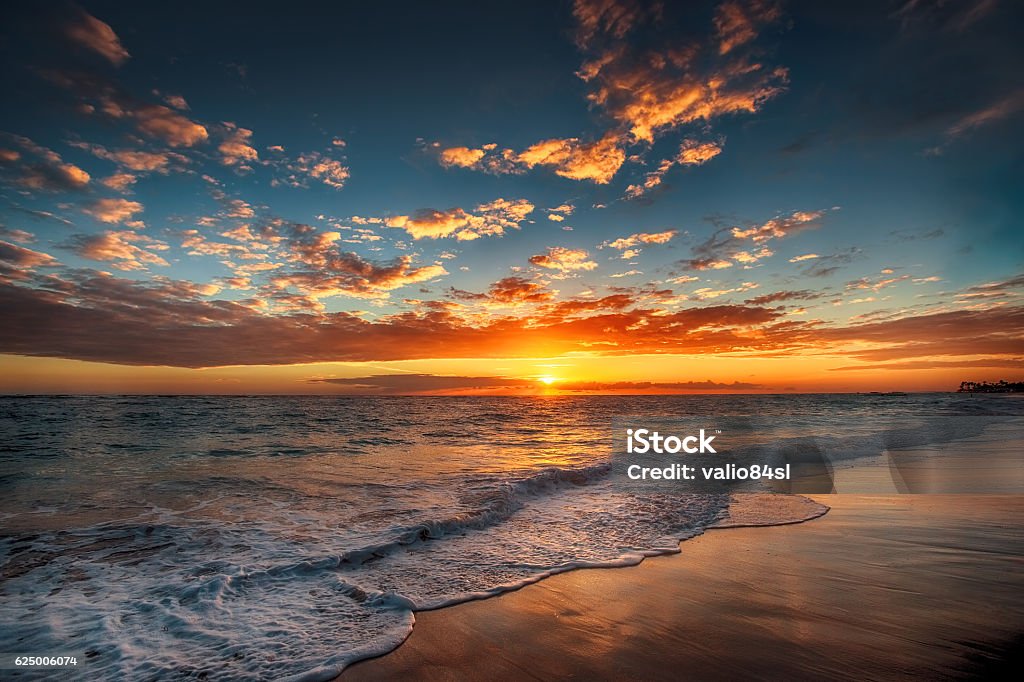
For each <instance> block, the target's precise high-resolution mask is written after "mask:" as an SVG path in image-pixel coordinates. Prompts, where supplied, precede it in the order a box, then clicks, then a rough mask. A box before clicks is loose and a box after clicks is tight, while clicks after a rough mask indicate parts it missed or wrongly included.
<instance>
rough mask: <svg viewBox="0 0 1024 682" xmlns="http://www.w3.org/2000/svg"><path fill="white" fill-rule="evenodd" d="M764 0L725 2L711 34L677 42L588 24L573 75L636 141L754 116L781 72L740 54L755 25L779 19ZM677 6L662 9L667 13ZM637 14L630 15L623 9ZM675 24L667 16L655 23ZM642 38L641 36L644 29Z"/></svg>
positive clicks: (668, 35)
mask: <svg viewBox="0 0 1024 682" xmlns="http://www.w3.org/2000/svg"><path fill="white" fill-rule="evenodd" d="M768 7H769V6H768V5H767V3H762V2H757V1H748V2H742V3H741V2H731V1H730V2H726V3H725V4H723V5H722V6H721V8H720V10H719V13H718V15H717V16H716V19H715V28H716V35H715V36H713V37H711V38H710V39H708V40H706V41H690V42H688V43H684V44H682V45H681V44H680V41H679V38H678V35H675V34H674V33H673V32H672V31H658V30H655V31H652V32H650V36H647V40H645V41H643V42H642V43H641V42H639V41H635V42H630V41H626V40H623V37H624V35H625V34H624V33H622V32H620V31H617V30H611V31H609V30H607V29H605V30H603V31H602V30H601V29H602V26H603V25H602V24H601V23H600V22H598V23H597V24H590V26H591V27H592V29H593V30H589V31H588V32H589V34H590V35H591V37H592V38H591V39H590V40H587V41H585V46H586V49H587V52H588V53H589V54H590V59H589V60H588V61H587V62H585V63H584V65H583V67H582V68H581V69H580V71H579V74H578V75H579V76H580V77H581V78H582V79H583V80H584V81H586V82H588V83H591V84H592V85H593V86H594V90H593V91H592V92H591V93H590V95H589V99H590V101H591V102H592V103H593V104H595V105H596V106H599V107H601V108H602V109H603V110H604V111H606V112H607V113H608V115H609V116H611V117H612V118H613V119H615V120H616V121H618V122H619V123H620V124H621V125H622V126H623V127H624V128H625V129H626V130H628V132H629V134H630V135H631V136H632V138H633V139H634V140H638V141H644V142H652V141H653V140H654V137H655V135H657V134H659V133H661V132H663V131H667V130H672V129H675V128H677V127H679V126H681V125H684V124H689V123H695V122H703V123H709V122H710V121H712V120H713V119H715V118H718V117H721V116H725V115H728V114H735V113H754V112H756V111H758V110H759V109H760V108H761V106H762V105H763V104H764V103H765V102H767V101H769V100H771V99H772V98H774V97H776V96H777V95H779V94H780V93H781V92H782V91H783V90H784V88H785V86H786V82H787V79H788V73H787V71H786V69H784V68H780V67H770V66H767V65H765V64H764V63H762V62H760V61H756V60H754V59H752V57H751V55H750V54H740V52H741V51H740V50H739V48H740V47H745V46H748V45H749V44H750V43H752V42H753V41H754V40H755V39H756V37H757V34H758V32H759V30H760V29H761V28H762V27H763V26H764V25H766V24H767V23H770V21H773V20H774V18H775V17H778V13H777V12H776V11H774V10H770V9H767V8H768ZM682 9H683V7H681V6H672V5H666V6H664V11H665V12H666V13H669V14H671V13H674V12H677V11H681V10H682ZM628 14H630V15H635V12H634V13H628ZM675 24H676V21H673V20H671V19H668V18H666V20H665V21H663V22H659V26H664V27H669V26H673V25H675ZM645 35H646V34H645Z"/></svg>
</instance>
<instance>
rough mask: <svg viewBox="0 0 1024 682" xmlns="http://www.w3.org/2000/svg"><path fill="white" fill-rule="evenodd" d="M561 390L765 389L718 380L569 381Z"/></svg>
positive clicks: (664, 390)
mask: <svg viewBox="0 0 1024 682" xmlns="http://www.w3.org/2000/svg"><path fill="white" fill-rule="evenodd" d="M556 388H558V390H560V391H587V392H591V393H602V392H609V393H618V392H629V393H642V392H646V391H650V392H653V393H673V392H680V393H684V392H688V391H752V390H759V389H763V388H764V386H763V385H761V384H752V383H748V382H743V381H734V382H732V383H731V384H727V383H720V382H717V381H711V380H707V381H568V382H559V383H558V384H557V385H556Z"/></svg>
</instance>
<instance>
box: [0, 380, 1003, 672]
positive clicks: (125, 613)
mask: <svg viewBox="0 0 1024 682" xmlns="http://www.w3.org/2000/svg"><path fill="white" fill-rule="evenodd" d="M1021 405H1022V401H1019V400H1012V399H1006V398H1004V397H1002V396H980V395H978V396H972V395H958V394H913V395H846V394H844V395H787V396H736V395H728V396H589V397H532V398H529V397H527V398H511V397H509V398H505V397H494V398H491V397H323V396H315V397H312V396H311V397H289V396H241V397H174V396H160V397H158V396H109V397H98V396H78V397H72V396H68V397H6V398H0V439H2V440H0V651H3V652H11V653H26V654H51V653H67V654H71V655H76V656H78V657H79V659H80V662H81V661H84V665H82V666H80V668H79V669H78V670H77V671H67V673H66V674H67V675H68V676H69V678H76V676H77V678H79V679H82V678H84V676H83V671H87V673H88V675H87V677H88V679H96V680H102V679H131V680H142V679H172V678H173V679H179V678H186V679H187V678H196V679H203V678H210V679H308V680H318V679H330V678H331V677H333V676H334V675H336V674H338V673H339V672H340V671H341V670H342V669H343V668H344V667H345V666H346V665H348V664H350V663H351V662H353V661H356V660H359V659H362V658H366V657H368V656H373V655H379V654H382V653H385V652H387V651H389V650H391V649H393V648H395V647H396V646H398V645H399V644H400V643H401V642H402V641H403V639H404V638H405V637H406V636H407V635H408V634H409V632H410V630H411V628H412V626H413V622H414V612H415V611H416V610H424V609H434V608H440V607H443V606H446V605H450V604H454V603H458V602H460V601H465V600H468V599H474V598H481V597H486V596H490V595H494V594H498V593H500V592H503V591H507V590H511V589H515V588H518V587H521V586H523V585H525V584H529V583H530V582H535V581H537V580H540V579H542V578H544V577H546V576H548V575H551V574H554V573H558V572H561V571H565V570H570V569H573V568H579V567H599V566H622V565H629V564H635V563H637V562H639V561H641V560H642V559H643V558H644V557H647V556H651V555H655V554H663V553H669V552H676V551H679V542H680V541H681V540H685V539H687V538H690V537H693V536H695V535H698V534H700V533H702V532H703V531H704V530H705V529H707V528H709V527H712V526H714V525H720V524H723V523H728V520H729V509H730V506H731V505H732V504H734V502H735V496H733V495H730V494H729V493H728V492H726V493H721V492H719V493H710V492H693V491H687V490H682V489H679V488H678V487H672V486H666V485H660V486H644V485H623V484H622V481H621V480H620V477H619V476H617V475H616V471H615V464H614V462H615V456H614V455H613V449H614V438H615V435H614V434H613V430H614V429H615V428H617V427H615V426H613V425H617V424H622V423H624V422H629V421H630V420H634V421H637V422H638V423H639V422H641V421H644V420H688V422H689V423H693V424H704V423H705V422H706V423H707V424H708V426H709V427H710V426H711V425H712V422H713V423H714V424H715V425H721V424H728V423H730V422H729V420H730V419H731V420H734V421H735V420H745V422H744V423H746V424H747V426H748V427H750V425H751V424H753V426H754V428H747V429H746V430H745V431H744V434H745V435H744V436H743V438H744V439H745V440H744V442H745V443H746V445H748V446H751V447H754V446H757V447H766V446H769V445H770V444H771V443H775V442H782V441H787V439H788V440H792V439H800V438H802V439H806V438H818V439H820V442H827V443H828V449H829V452H828V454H829V457H830V458H833V459H836V460H837V461H838V460H842V459H843V457H844V448H847V447H848V448H849V452H848V453H846V454H847V455H849V457H860V456H869V455H876V456H877V455H880V454H881V452H880V449H882V448H884V447H885V444H886V443H890V444H891V442H892V440H891V439H892V438H894V437H895V436H894V435H893V434H900V435H899V437H900V438H902V439H903V440H904V441H906V442H907V443H909V444H910V445H913V444H915V443H917V444H919V443H929V442H932V443H934V442H945V441H949V440H951V439H955V438H957V437H961V436H965V435H970V433H968V432H972V433H973V432H974V431H976V429H974V427H973V426H972V427H965V426H961V425H963V424H967V423H968V422H964V421H962V420H959V421H958V420H953V419H949V417H952V416H964V415H969V416H970V415H974V416H978V415H981V416H990V415H995V416H1000V415H1007V414H1016V415H1019V414H1020V413H1021V409H1020V406H1021ZM937 419H938V420H941V422H942V423H943V424H946V425H947V427H946V428H944V429H935V428H930V427H929V428H921V424H922V423H925V422H927V423H929V424H932V423H935V420H937ZM751 420H753V421H751ZM969 423H971V424H973V423H974V422H973V421H970V422H969ZM949 424H955V425H957V426H956V427H955V428H950V427H948V425H949ZM915 425H916V426H915ZM908 433H910V434H914V435H913V436H912V437H909V436H907V434H908ZM885 434H889V436H886V435H885ZM725 438H726V436H722V437H721V440H724V439H725ZM886 438H889V440H886ZM915 439H916V440H915ZM880 444H881V445H880ZM800 500H804V498H800ZM823 511H824V508H823V507H821V506H820V505H817V504H814V503H811V502H809V501H805V502H804V503H801V504H796V505H777V504H771V503H766V504H764V505H761V506H758V505H753V511H751V508H750V505H748V508H747V509H746V511H745V512H744V515H743V523H744V525H750V524H753V525H758V524H765V525H769V524H775V523H789V522H794V521H800V520H803V519H805V518H811V517H813V516H816V515H819V514H821V513H822V512H823ZM682 547H683V551H685V544H684V545H683V546H682ZM723 570H727V567H723ZM50 674H51V676H52V675H53V671H51V673H50Z"/></svg>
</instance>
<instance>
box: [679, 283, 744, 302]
mask: <svg viewBox="0 0 1024 682" xmlns="http://www.w3.org/2000/svg"><path fill="white" fill-rule="evenodd" d="M758 286H759V285H758V284H757V283H756V282H743V283H742V284H740V285H739V286H736V287H733V288H732V289H712V288H710V287H704V288H702V289H696V290H694V292H693V293H692V296H693V298H695V299H697V300H698V301H706V300H709V299H712V298H720V297H722V296H728V295H729V294H741V293H744V292H746V291H750V290H751V289H756V288H757V287H758Z"/></svg>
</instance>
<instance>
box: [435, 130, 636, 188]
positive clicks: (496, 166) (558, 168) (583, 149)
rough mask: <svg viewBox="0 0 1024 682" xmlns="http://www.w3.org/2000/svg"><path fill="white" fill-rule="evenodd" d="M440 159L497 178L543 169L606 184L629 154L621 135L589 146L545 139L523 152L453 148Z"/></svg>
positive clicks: (493, 147)
mask: <svg viewBox="0 0 1024 682" xmlns="http://www.w3.org/2000/svg"><path fill="white" fill-rule="evenodd" d="M438 160H439V162H440V163H441V165H442V166H444V167H446V168H451V167H459V168H471V169H474V170H479V171H483V172H486V173H491V174H494V175H507V174H517V173H522V172H524V171H525V170H528V169H531V168H536V167H539V166H543V167H549V168H552V169H553V170H554V172H555V174H556V175H560V176H562V177H564V178H569V179H571V180H590V181H592V182H594V183H596V184H599V185H605V184H608V183H609V182H610V181H611V179H612V178H613V177H614V176H615V174H616V173H617V172H618V170H619V168H621V167H622V164H623V163H625V161H626V153H625V151H624V150H623V149H622V147H621V144H620V139H619V136H618V135H616V134H614V133H609V134H606V135H605V136H604V137H602V138H600V139H599V140H596V141H594V142H589V143H588V142H583V141H581V140H580V139H579V138H575V137H571V138H565V139H559V138H555V139H549V140H542V141H540V142H537V143H536V144H533V145H531V146H529V147H527V148H526V149H524V150H523V151H521V152H516V151H514V150H512V149H497V145H494V144H489V145H484V147H482V148H480V149H470V148H468V147H449V148H447V149H443V150H442V151H441V153H440V156H439V157H438Z"/></svg>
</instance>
